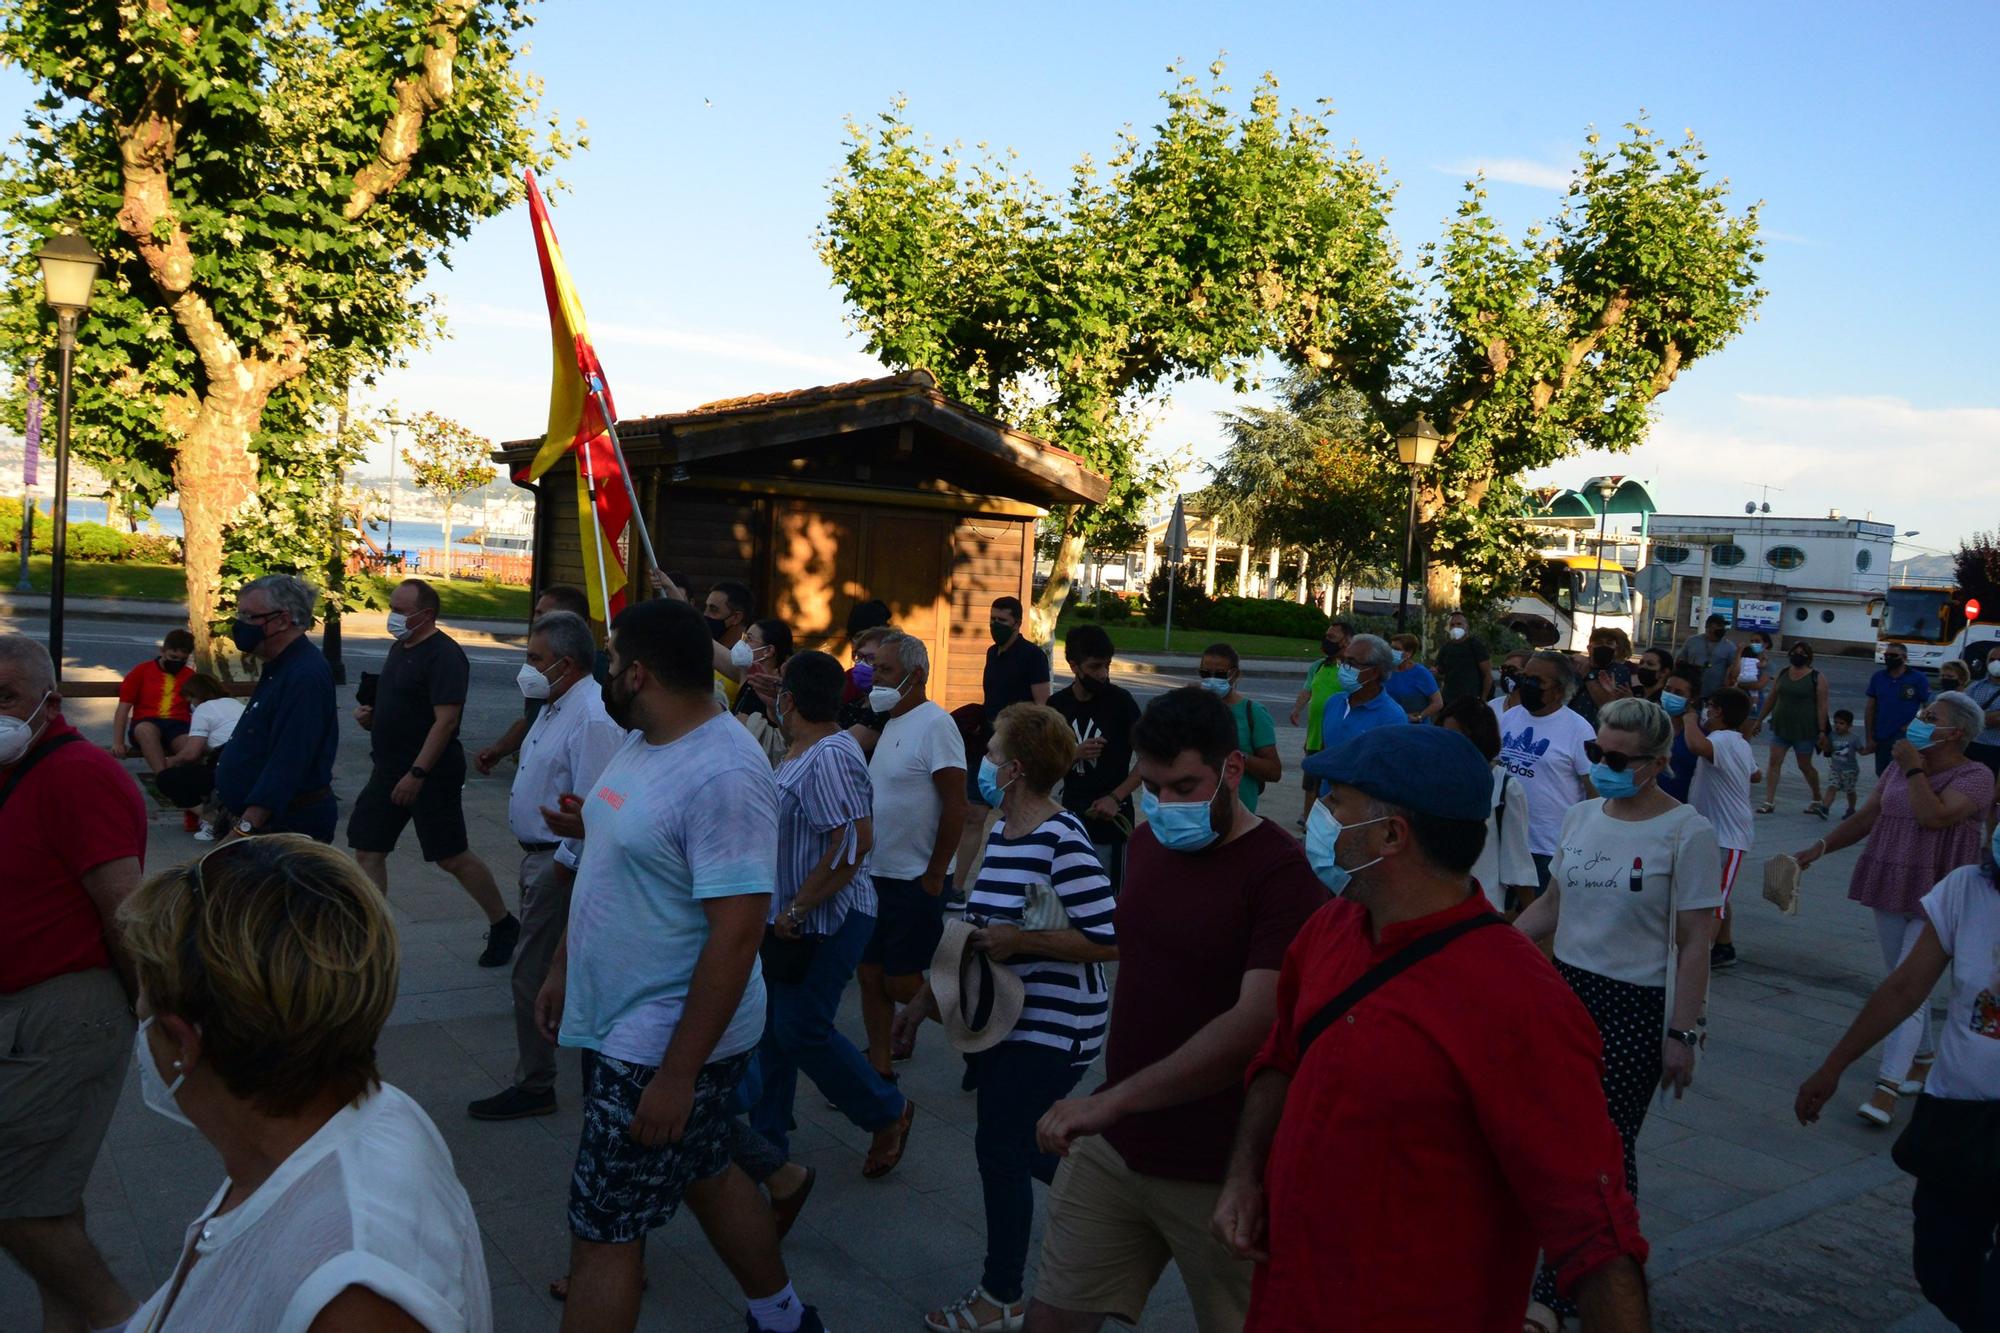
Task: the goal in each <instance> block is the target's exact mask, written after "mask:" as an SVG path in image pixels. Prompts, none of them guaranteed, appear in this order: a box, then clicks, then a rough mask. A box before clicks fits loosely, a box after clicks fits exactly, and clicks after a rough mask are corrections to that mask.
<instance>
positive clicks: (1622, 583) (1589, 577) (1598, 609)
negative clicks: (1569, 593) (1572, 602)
mask: <svg viewBox="0 0 2000 1333" xmlns="http://www.w3.org/2000/svg"><path fill="white" fill-rule="evenodd" d="M1570 580H1571V582H1572V583H1573V584H1574V585H1575V587H1576V604H1577V606H1578V607H1579V608H1581V609H1582V610H1585V611H1592V612H1595V613H1596V614H1598V615H1601V616H1622V615H1629V614H1631V611H1632V602H1631V598H1630V596H1629V595H1628V593H1627V585H1626V580H1625V571H1624V570H1622V569H1618V568H1616V567H1615V566H1609V565H1607V566H1606V567H1605V568H1603V569H1576V570H1571V571H1570Z"/></svg>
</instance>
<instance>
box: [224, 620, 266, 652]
mask: <svg viewBox="0 0 2000 1333" xmlns="http://www.w3.org/2000/svg"><path fill="white" fill-rule="evenodd" d="M229 641H230V642H231V643H233V644H235V645H236V647H237V650H238V651H239V652H245V653H254V652H256V651H257V645H258V644H260V643H262V642H264V626H263V623H262V622H261V621H255V620H238V621H236V622H235V623H234V624H232V625H230V627H229Z"/></svg>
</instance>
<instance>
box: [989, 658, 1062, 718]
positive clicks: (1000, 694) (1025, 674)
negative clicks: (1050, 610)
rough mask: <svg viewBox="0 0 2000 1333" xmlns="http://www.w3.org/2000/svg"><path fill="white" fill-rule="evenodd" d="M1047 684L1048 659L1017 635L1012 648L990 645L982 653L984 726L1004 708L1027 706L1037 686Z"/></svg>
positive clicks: (1032, 698)
mask: <svg viewBox="0 0 2000 1333" xmlns="http://www.w3.org/2000/svg"><path fill="white" fill-rule="evenodd" d="M1048 680H1049V659H1048V656H1047V655H1046V654H1045V653H1043V652H1042V650H1041V649H1040V648H1037V647H1036V646H1035V645H1034V644H1032V643H1029V642H1028V640H1027V639H1026V638H1024V637H1022V636H1020V635H1015V636H1014V643H1013V646H1012V647H1010V648H1007V649H1004V650H1003V649H1002V648H1001V647H1000V645H999V644H997V643H996V644H994V645H993V646H992V647H991V648H988V649H987V650H986V681H985V684H986V700H985V709H986V724H987V725H988V726H991V725H993V719H994V718H996V717H999V716H1000V710H1001V709H1003V708H1005V707H1006V706H1007V705H1008V704H1021V703H1030V702H1032V701H1033V700H1034V697H1035V693H1034V689H1035V686H1037V685H1046V684H1047V683H1048Z"/></svg>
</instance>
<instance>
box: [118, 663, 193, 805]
mask: <svg viewBox="0 0 2000 1333" xmlns="http://www.w3.org/2000/svg"><path fill="white" fill-rule="evenodd" d="M193 654H194V635H192V634H190V633H188V632H187V631H186V630H184V629H170V630H168V631H167V636H166V638H164V639H162V640H160V655H159V656H158V657H156V658H153V659H152V660H150V661H146V662H141V663H140V664H139V665H138V666H135V667H133V668H132V670H131V671H130V672H129V673H127V675H126V677H125V680H124V683H123V684H121V685H119V687H118V712H117V714H116V716H114V717H113V718H112V720H111V753H112V754H114V755H117V756H118V757H119V758H120V759H127V758H130V757H131V754H132V752H133V751H134V750H137V751H138V752H139V753H140V754H141V755H142V756H144V757H145V760H146V767H147V768H148V769H150V770H152V771H153V772H155V773H157V772H159V771H160V770H161V769H163V768H165V767H166V766H167V753H168V751H170V750H172V749H173V744H174V742H175V741H177V740H179V739H180V738H181V737H183V736H185V735H187V731H188V721H189V718H190V716H191V709H190V708H189V706H188V701H187V696H186V695H185V694H183V693H182V692H181V690H182V687H183V686H185V685H186V684H187V683H188V679H189V678H190V677H192V676H193V675H194V672H193V671H192V670H190V669H189V667H188V658H189V657H191V656H192V655H193Z"/></svg>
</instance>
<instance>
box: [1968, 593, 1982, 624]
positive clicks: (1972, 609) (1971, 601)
mask: <svg viewBox="0 0 2000 1333" xmlns="http://www.w3.org/2000/svg"><path fill="white" fill-rule="evenodd" d="M1965 618H1966V619H1967V620H1977V619H1979V599H1978V598H1977V597H1968V598H1966V599H1965Z"/></svg>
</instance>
